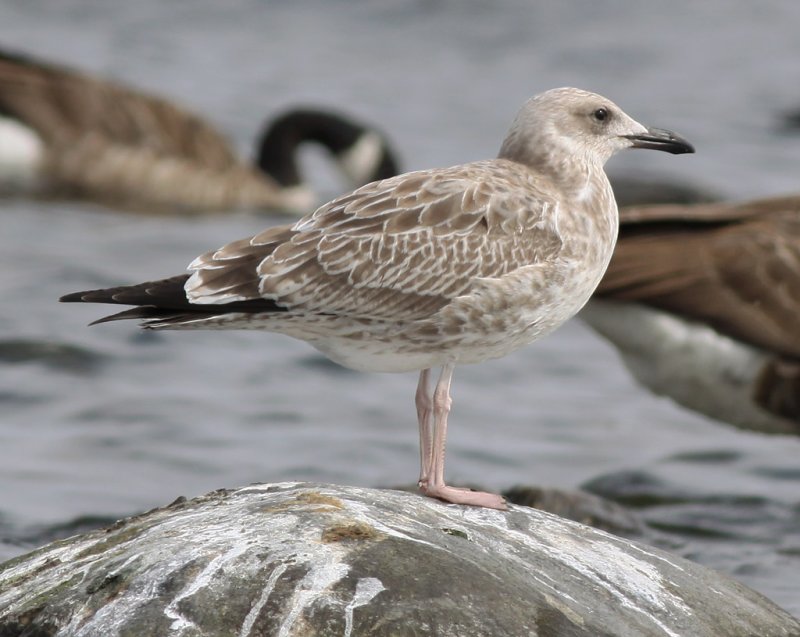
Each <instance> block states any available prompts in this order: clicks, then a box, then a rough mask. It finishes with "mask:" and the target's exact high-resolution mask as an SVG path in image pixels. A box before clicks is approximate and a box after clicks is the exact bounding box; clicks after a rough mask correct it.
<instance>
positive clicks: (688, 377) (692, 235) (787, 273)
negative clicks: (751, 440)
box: [580, 196, 800, 434]
mask: <svg viewBox="0 0 800 637" xmlns="http://www.w3.org/2000/svg"><path fill="white" fill-rule="evenodd" d="M620 224H621V225H620V238H619V241H618V243H617V247H616V250H615V252H614V256H613V258H612V259H611V264H610V265H609V267H608V270H607V272H606V274H605V276H604V278H603V280H602V281H601V283H600V286H599V287H598V289H597V291H596V293H595V295H594V296H593V297H592V300H591V302H590V303H589V304H588V305H587V306H586V308H584V310H583V311H582V312H581V315H580V316H581V318H583V319H584V320H585V321H586V322H587V323H589V325H591V326H592V327H593V328H594V329H595V330H596V331H598V332H599V333H600V334H602V335H603V336H605V337H606V338H608V339H609V340H610V341H611V342H612V343H614V345H616V346H617V348H618V349H619V351H620V354H621V356H622V358H623V361H624V362H625V364H626V366H627V367H628V369H629V370H630V371H631V373H632V374H633V375H634V376H635V377H636V379H637V380H638V381H639V382H640V383H642V384H643V385H644V386H646V387H648V388H650V389H651V390H652V391H654V392H655V393H657V394H661V395H666V396H669V397H671V398H673V399H674V400H675V401H676V402H678V403H680V404H681V405H684V406H685V407H689V408H690V409H693V410H695V411H698V412H700V413H702V414H705V415H707V416H710V417H712V418H715V419H717V420H721V421H723V422H727V423H730V424H733V425H736V426H738V427H741V428H745V429H753V430H756V431H763V432H770V433H794V434H799V433H800V329H798V317H800V196H793V197H780V198H770V199H761V200H757V201H750V202H746V203H740V204H729V203H716V204H699V205H693V206H679V205H671V206H666V205H665V206H648V207H638V208H628V209H622V210H620Z"/></svg>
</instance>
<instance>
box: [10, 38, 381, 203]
mask: <svg viewBox="0 0 800 637" xmlns="http://www.w3.org/2000/svg"><path fill="white" fill-rule="evenodd" d="M306 141H309V142H316V143H318V144H321V145H322V146H324V147H325V148H327V149H328V150H330V151H331V153H332V154H333V156H334V158H335V160H336V162H337V163H339V164H340V165H341V167H342V168H343V170H344V171H345V172H346V173H347V176H348V178H350V179H352V183H351V184H350V186H351V187H352V186H358V185H361V184H363V183H366V182H368V181H372V180H373V179H380V178H383V177H388V176H390V175H393V174H395V173H396V171H397V169H396V165H395V160H394V157H393V155H392V152H391V150H390V149H389V146H388V143H387V141H386V140H385V138H384V137H383V136H382V135H380V134H379V133H377V132H376V131H372V130H368V129H366V128H365V127H364V126H362V125H361V124H358V123H355V122H353V121H351V120H350V119H349V118H347V117H344V116H341V115H338V114H335V113H331V112H328V111H324V110H319V109H296V110H294V111H291V112H288V113H285V114H283V115H281V116H279V117H277V118H276V119H275V120H274V122H273V124H272V126H270V127H269V128H268V129H267V130H266V131H265V133H264V135H263V137H262V140H261V144H260V148H259V151H258V157H257V164H254V165H250V164H248V163H245V162H243V161H242V160H240V159H239V158H238V157H237V156H236V154H235V153H234V152H233V150H232V149H231V146H230V144H229V142H228V140H227V139H225V137H224V136H223V135H221V134H220V133H219V132H217V130H216V129H215V128H214V127H213V126H211V125H210V124H208V123H207V122H206V121H204V120H203V119H201V118H200V117H198V116H196V115H194V114H192V113H189V112H187V111H185V110H184V109H182V108H180V107H178V106H175V105H174V104H172V103H170V102H168V101H166V100H164V99H162V98H159V97H156V96H153V95H148V94H146V93H143V92H141V91H137V90H134V89H131V88H128V87H125V86H123V85H121V84H118V83H116V82H113V81H110V80H104V79H99V78H95V77H91V76H89V75H85V74H83V73H80V72H77V71H73V70H71V69H68V68H65V67H61V66H56V65H53V64H47V63H43V62H38V61H36V60H32V59H30V58H27V57H23V56H19V55H13V54H10V53H7V52H2V51H0V193H2V192H10V193H14V194H35V195H43V196H49V197H75V198H81V199H89V200H92V201H95V202H99V203H102V204H104V205H108V206H113V207H121V208H126V209H133V210H139V211H146V212H170V213H176V212H182V213H198V212H210V211H214V212H223V211H229V210H233V209H252V210H284V211H288V212H294V213H301V214H305V213H307V212H308V211H309V210H311V209H312V208H313V206H314V204H315V203H316V201H315V197H314V195H313V193H312V191H311V189H310V188H309V186H308V185H307V184H304V183H303V182H302V181H301V179H300V175H299V172H298V169H297V165H296V160H295V154H296V151H297V149H298V146H299V145H300V144H301V143H303V142H306Z"/></svg>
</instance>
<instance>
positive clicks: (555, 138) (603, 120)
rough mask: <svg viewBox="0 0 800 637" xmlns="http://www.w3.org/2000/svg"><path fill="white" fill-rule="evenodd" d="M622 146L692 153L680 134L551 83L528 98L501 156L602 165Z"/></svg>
mask: <svg viewBox="0 0 800 637" xmlns="http://www.w3.org/2000/svg"><path fill="white" fill-rule="evenodd" d="M625 148H652V149H654V150H664V151H666V152H668V153H674V154H679V153H693V152H694V148H693V147H692V145H691V144H690V143H689V142H687V141H686V140H685V139H683V138H681V137H680V136H678V135H676V134H675V133H672V132H670V131H667V130H663V129H660V128H646V127H645V126H642V125H641V124H640V123H639V122H637V121H636V120H634V119H633V118H631V117H629V116H628V115H627V114H625V112H624V111H623V110H622V109H621V108H620V107H619V106H617V105H616V104H614V102H612V101H611V100H609V99H607V98H605V97H603V96H602V95H597V94H596V93H590V92H589V91H582V90H580V89H577V88H556V89H552V90H550V91H545V92H544V93H540V94H539V95H537V96H535V97H532V98H531V99H529V100H528V101H527V102H526V103H525V104H524V106H523V107H522V108H521V109H520V111H519V113H517V117H516V118H515V119H514V122H513V124H512V125H511V128H510V129H509V131H508V135H507V136H506V139H505V141H504V142H503V146H502V147H501V149H500V157H502V158H505V159H512V160H515V161H519V162H522V163H525V164H528V165H531V166H533V167H544V166H547V165H552V166H553V167H554V168H556V169H557V168H558V167H559V165H561V164H563V162H564V161H569V159H568V158H573V159H574V160H578V161H583V162H587V163H590V164H596V165H600V166H602V165H603V164H605V162H606V161H607V160H608V159H609V158H610V157H611V156H612V155H613V154H614V153H616V152H617V151H620V150H623V149H625Z"/></svg>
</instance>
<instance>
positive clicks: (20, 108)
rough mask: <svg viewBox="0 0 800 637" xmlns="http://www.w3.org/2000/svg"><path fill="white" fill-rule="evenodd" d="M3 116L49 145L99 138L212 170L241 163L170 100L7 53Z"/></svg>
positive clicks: (2, 72) (0, 94) (0, 92)
mask: <svg viewBox="0 0 800 637" xmlns="http://www.w3.org/2000/svg"><path fill="white" fill-rule="evenodd" d="M0 113H3V114H5V115H7V116H11V117H14V118H16V119H18V120H20V121H21V122H23V123H25V124H26V125H28V126H30V127H32V128H34V129H35V130H36V131H37V132H38V133H39V135H41V136H42V137H43V138H44V139H45V140H46V141H47V142H48V143H50V144H59V143H68V142H69V141H70V140H71V139H76V138H79V137H86V136H96V137H98V138H101V139H103V140H106V142H107V143H113V144H117V145H120V146H130V147H140V148H145V149H147V150H149V151H151V152H153V153H155V154H156V155H163V156H172V157H177V158H183V159H191V160H192V161H193V162H195V163H197V164H198V165H200V166H204V167H206V168H209V169H214V170H223V169H227V168H229V167H231V166H234V165H236V164H238V163H239V162H238V160H237V158H236V157H235V155H234V154H233V152H232V151H231V149H230V145H229V143H228V141H227V140H226V139H225V138H224V137H223V136H222V135H220V134H219V133H218V132H217V131H216V130H215V129H214V128H213V127H212V126H210V125H209V124H207V123H206V122H205V121H203V120H202V119H201V118H199V117H197V116H196V115H193V114H191V113H189V112H187V111H185V110H183V109H181V108H179V107H177V106H174V105H173V104H170V103H169V102H167V101H166V100H163V99H161V98H158V97H155V96H151V95H147V94H146V93H142V92H139V91H135V90H132V89H129V88H126V87H124V86H122V85H121V84H117V83H115V82H112V81H109V80H102V79H97V78H94V77H90V76H88V75H84V74H82V73H79V72H77V71H73V70H72V69H68V68H65V67H60V66H57V65H52V64H46V63H42V62H38V61H36V60H33V59H31V58H28V57H24V56H21V55H15V54H11V53H8V52H3V51H0Z"/></svg>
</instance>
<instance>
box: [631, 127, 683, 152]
mask: <svg viewBox="0 0 800 637" xmlns="http://www.w3.org/2000/svg"><path fill="white" fill-rule="evenodd" d="M625 137H626V138H627V139H630V140H631V141H632V142H633V147H634V148H649V149H651V150H663V151H664V152H667V153H672V154H673V155H683V154H685V153H693V152H694V146H692V145H691V144H690V143H689V142H688V141H686V140H685V139H684V138H683V137H681V136H680V135H676V134H675V133H673V132H672V131H669V130H665V129H663V128H648V129H647V132H646V133H641V134H637V135H625Z"/></svg>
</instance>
